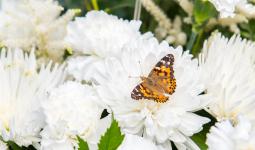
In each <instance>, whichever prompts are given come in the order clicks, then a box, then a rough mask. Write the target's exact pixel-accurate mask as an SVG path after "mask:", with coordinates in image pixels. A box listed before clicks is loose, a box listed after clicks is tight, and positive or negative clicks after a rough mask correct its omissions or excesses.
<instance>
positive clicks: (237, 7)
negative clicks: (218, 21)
mask: <svg viewBox="0 0 255 150" xmlns="http://www.w3.org/2000/svg"><path fill="white" fill-rule="evenodd" d="M209 1H210V2H211V3H212V4H213V5H214V6H215V8H216V9H217V11H219V13H220V17H221V18H227V17H234V16H235V15H236V13H240V14H243V15H244V16H247V17H254V12H255V7H254V6H253V5H252V4H250V3H248V1H247V0H209Z"/></svg>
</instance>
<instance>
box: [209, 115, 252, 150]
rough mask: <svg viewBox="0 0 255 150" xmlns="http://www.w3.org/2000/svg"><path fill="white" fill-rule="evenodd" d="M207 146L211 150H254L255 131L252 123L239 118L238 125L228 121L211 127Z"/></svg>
mask: <svg viewBox="0 0 255 150" xmlns="http://www.w3.org/2000/svg"><path fill="white" fill-rule="evenodd" d="M206 144H207V145H208V149H209V150H219V149H220V150H254V149H255V129H254V127H252V124H251V122H249V120H246V119H245V118H242V117H238V122H237V124H235V125H233V124H232V123H231V121H229V120H226V121H222V122H219V123H217V124H216V125H215V126H213V127H211V129H210V133H209V134H208V135H207V141H206Z"/></svg>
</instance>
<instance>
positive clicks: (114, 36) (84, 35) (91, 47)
mask: <svg viewBox="0 0 255 150" xmlns="http://www.w3.org/2000/svg"><path fill="white" fill-rule="evenodd" d="M140 25H141V22H140V21H135V20H133V21H128V20H123V19H119V18H118V17H116V16H113V15H108V14H107V13H105V12H103V11H91V12H88V13H87V15H86V16H85V17H77V18H76V19H75V21H73V22H71V23H69V25H68V34H67V37H66V41H67V42H68V43H69V46H70V48H72V49H73V50H74V52H76V53H79V54H81V55H89V57H85V56H79V57H75V58H74V59H71V60H70V61H69V62H68V64H69V65H68V71H69V73H70V74H72V75H73V76H74V77H75V78H76V79H78V80H87V79H90V78H91V77H93V75H94V74H93V72H94V71H93V70H95V69H96V68H98V67H97V66H100V65H101V64H102V61H103V60H104V58H107V57H112V56H119V53H120V50H121V49H122V48H123V46H124V45H126V44H130V41H131V40H132V39H137V38H140V36H141V34H140V32H139V28H140ZM84 70H86V71H84ZM91 70H92V71H91Z"/></svg>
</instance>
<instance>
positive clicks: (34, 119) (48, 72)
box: [0, 49, 64, 146]
mask: <svg viewBox="0 0 255 150" xmlns="http://www.w3.org/2000/svg"><path fill="white" fill-rule="evenodd" d="M51 68H52V64H48V65H47V66H46V67H44V66H42V67H41V69H40V71H39V72H37V69H38V67H37V66H36V59H35V55H34V53H33V52H32V53H31V54H30V55H27V54H24V53H23V51H22V50H19V49H16V50H8V52H6V50H5V49H2V50H1V58H0V104H1V105H0V135H1V136H2V137H3V139H4V140H5V141H8V140H11V141H14V142H15V143H17V144H18V145H20V146H28V145H31V144H36V143H37V142H39V141H40V135H39V133H40V130H41V129H42V128H43V127H44V116H43V113H42V111H41V108H40V106H41V105H40V101H42V100H44V99H45V98H46V92H47V91H48V90H51V89H52V88H54V87H55V86H56V85H58V84H59V83H60V82H62V80H63V77H64V72H63V66H61V67H58V66H57V65H56V66H55V67H54V68H53V69H51Z"/></svg>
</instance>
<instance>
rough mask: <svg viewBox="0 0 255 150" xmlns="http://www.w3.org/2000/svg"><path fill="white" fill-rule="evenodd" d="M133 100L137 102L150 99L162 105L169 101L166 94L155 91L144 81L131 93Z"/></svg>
mask: <svg viewBox="0 0 255 150" xmlns="http://www.w3.org/2000/svg"><path fill="white" fill-rule="evenodd" d="M131 98H133V99H135V100H140V99H150V100H154V101H156V102H160V103H163V102H166V101H167V100H168V97H167V96H165V95H164V93H162V92H160V90H157V89H153V88H152V87H151V86H150V85H148V84H147V82H146V81H143V82H142V83H141V84H139V85H137V86H136V87H135V88H134V90H133V91H132V92H131Z"/></svg>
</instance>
